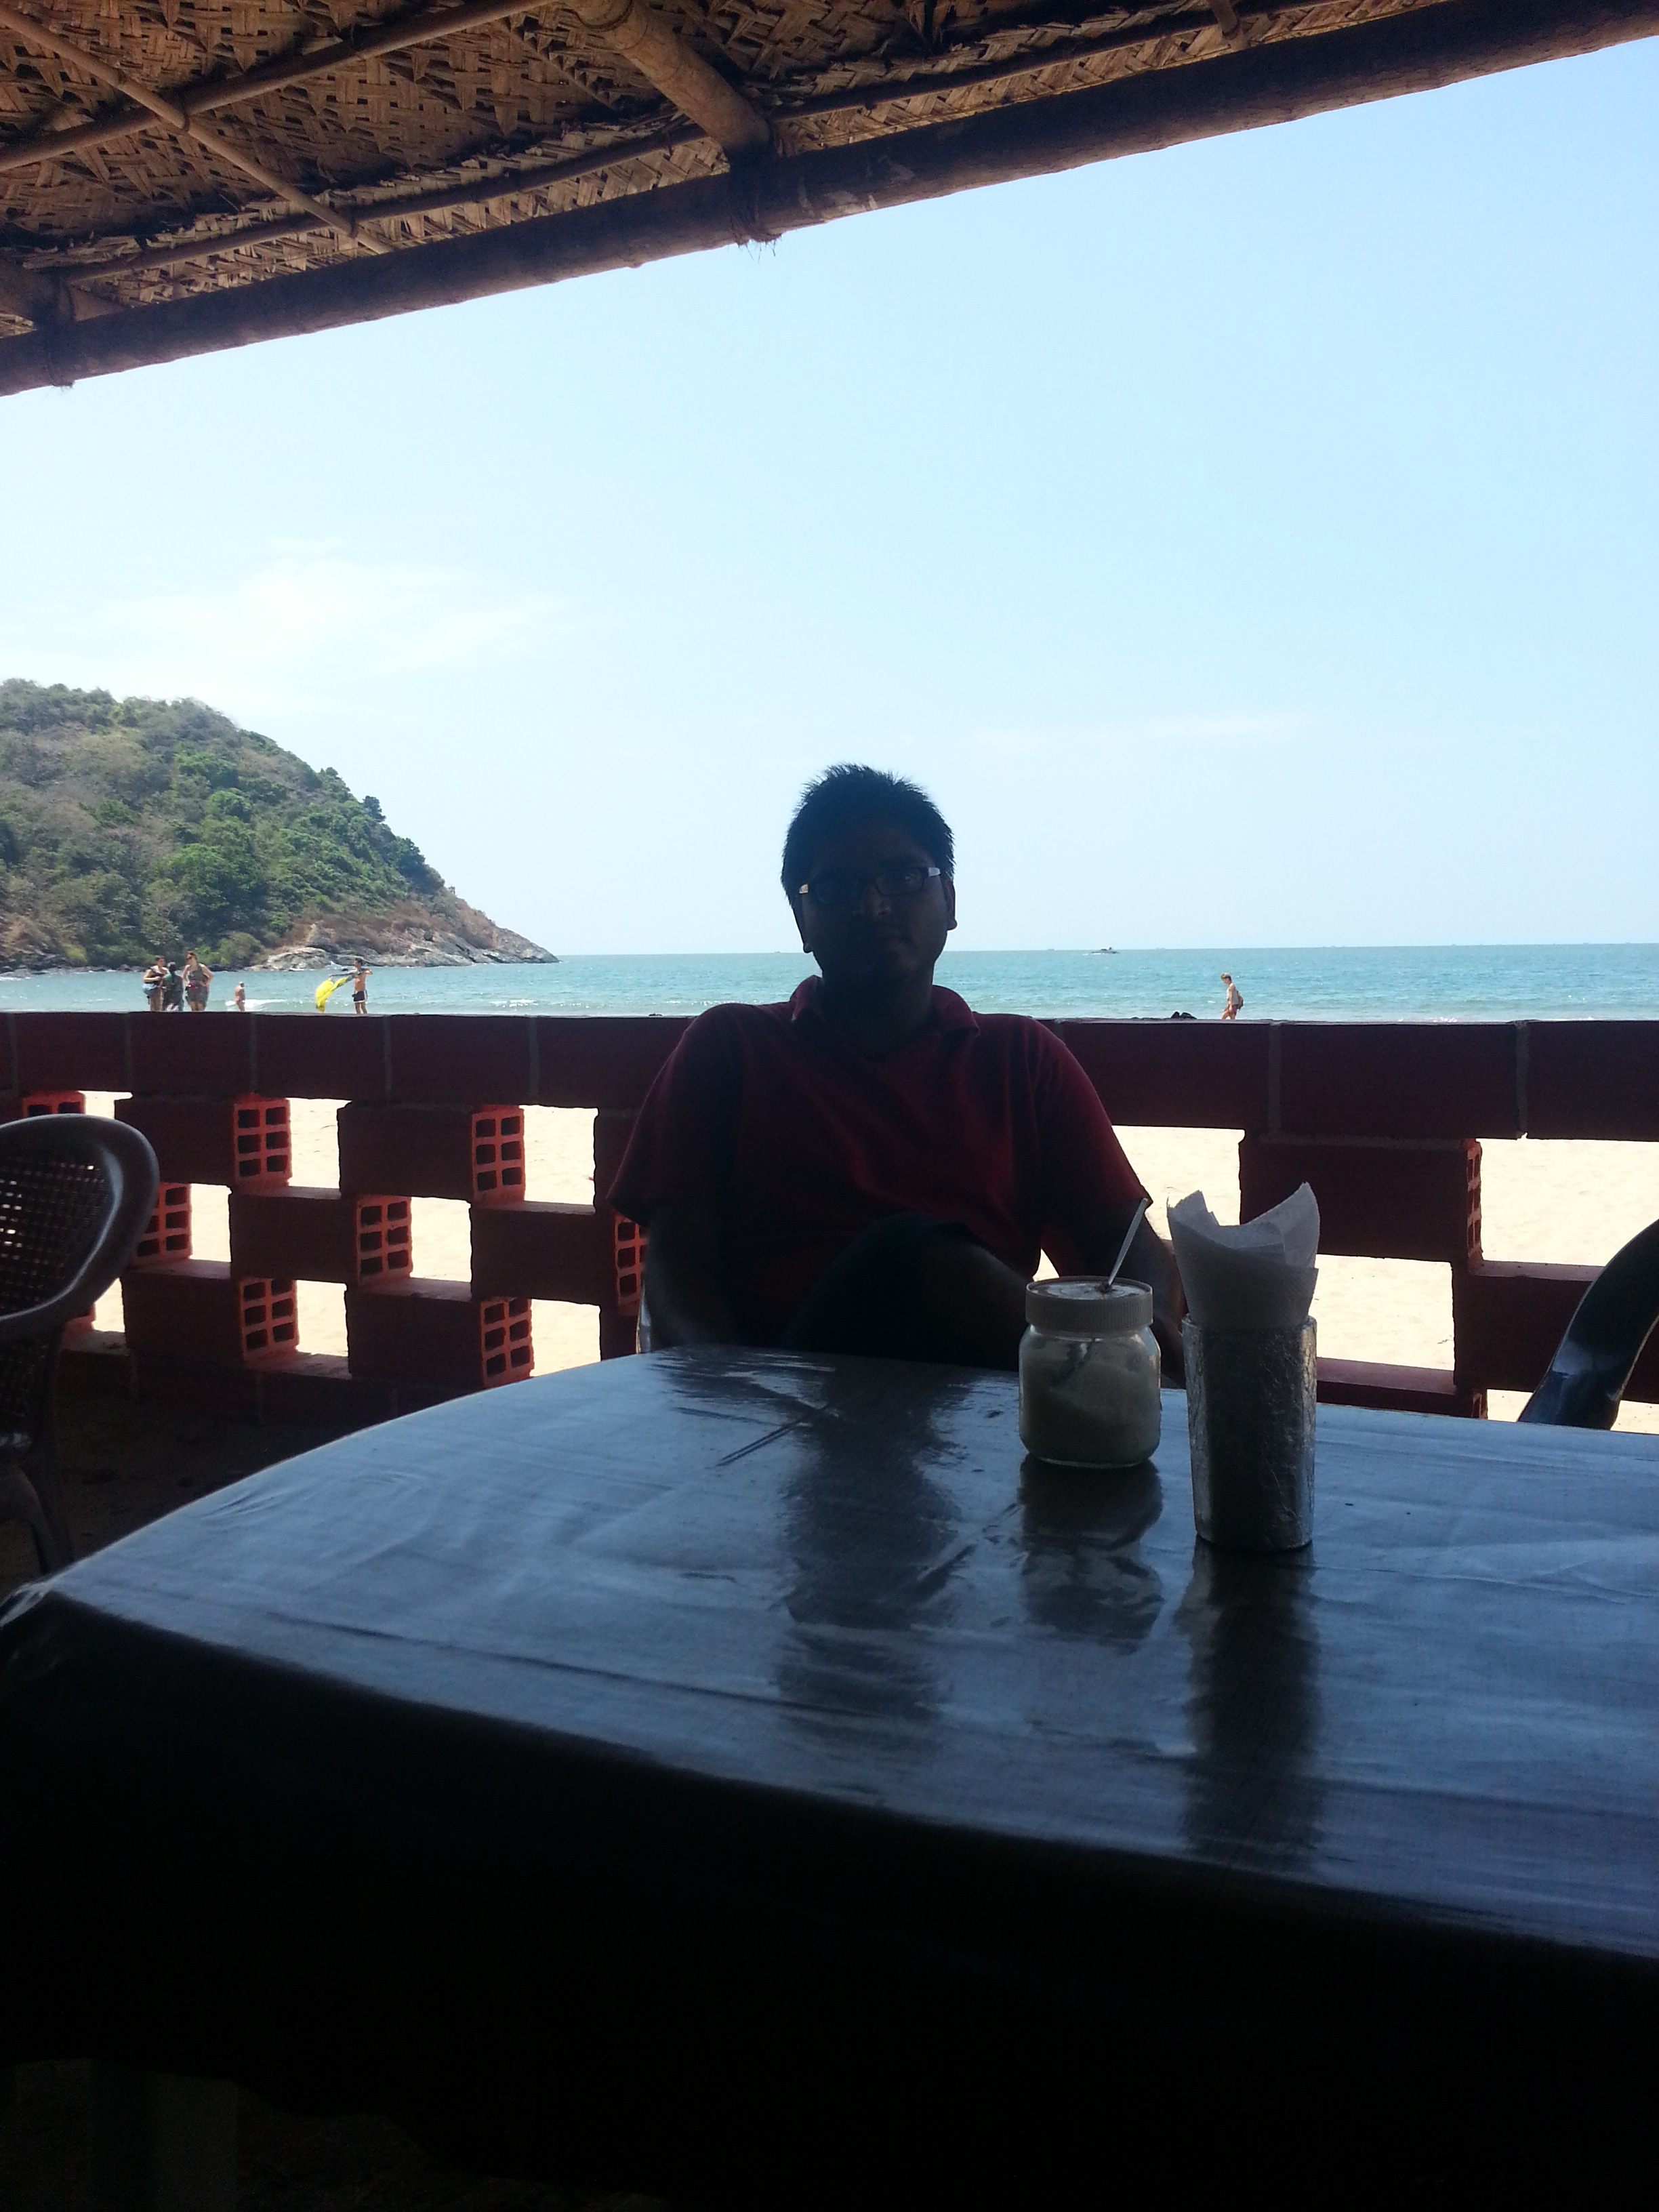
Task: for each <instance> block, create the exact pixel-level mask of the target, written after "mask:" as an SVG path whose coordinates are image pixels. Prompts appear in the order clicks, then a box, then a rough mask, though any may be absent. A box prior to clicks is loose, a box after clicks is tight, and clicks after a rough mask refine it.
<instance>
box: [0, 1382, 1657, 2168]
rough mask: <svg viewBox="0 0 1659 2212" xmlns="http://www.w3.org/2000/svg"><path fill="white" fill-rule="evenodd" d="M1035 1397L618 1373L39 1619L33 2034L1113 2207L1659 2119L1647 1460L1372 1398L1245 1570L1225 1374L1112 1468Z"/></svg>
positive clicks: (218, 1513) (642, 2150) (9, 1761)
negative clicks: (1149, 1455)
mask: <svg viewBox="0 0 1659 2212" xmlns="http://www.w3.org/2000/svg"><path fill="white" fill-rule="evenodd" d="M1015 1411H1016V1407H1015V1396H1014V1390H1013V1386H1012V1382H1011V1381H1007V1380H1005V1379H1004V1378H1001V1377H994V1376H972V1375H969V1374H965V1373H962V1372H958V1371H956V1370H927V1369H915V1368H905V1367H901V1366H898V1365H896V1364H884V1363H878V1362H854V1361H832V1360H825V1359H812V1358H787V1357H785V1356H782V1355H760V1354H741V1353H719V1354H709V1353H704V1354H668V1355H659V1356H657V1357H654V1358H649V1359H643V1360H632V1361H623V1362H616V1363H611V1364H608V1365H606V1366H605V1367H603V1368H599V1369H588V1370H580V1371H577V1372H574V1373H571V1374H568V1375H563V1376H556V1377H552V1378H550V1379H549V1380H547V1381H545V1382H540V1383H528V1384H520V1385H517V1386H515V1387H513V1389H509V1390H502V1391H499V1392H496V1393H494V1394H492V1395H489V1396H488V1397H486V1398H482V1399H478V1398H475V1399H471V1400H467V1401H462V1402H460V1403H457V1404H454V1405H451V1406H447V1407H442V1408H440V1409H439V1410H437V1411H435V1412H433V1413H427V1414H422V1415H420V1416H417V1417H416V1418H414V1419H410V1420H405V1421H401V1422H397V1423H394V1424H391V1425H386V1426H385V1427H381V1428H377V1429H374V1430H371V1431H367V1432H365V1433H364V1434H363V1435H362V1436H359V1437H356V1438H353V1439H350V1440H349V1441H347V1442H344V1443H339V1444H337V1445H333V1446H331V1447H329V1448H327V1449H325V1450H322V1451H319V1452H315V1453H312V1454H309V1455H307V1456H305V1457H304V1458H301V1459H299V1460H295V1461H292V1462H289V1463H288V1464H287V1465H285V1466H283V1467H280V1468H273V1469H271V1470H270V1471H269V1472H268V1473H267V1474H263V1475H259V1476H256V1477H254V1478H252V1480H249V1481H247V1482H245V1483H242V1484H240V1485H239V1486H236V1487H235V1488H234V1489H233V1490H230V1491H228V1492H221V1493H220V1494H218V1495H217V1496H216V1497H213V1498H207V1499H204V1500H203V1501H201V1502H200V1503H199V1504H195V1505H193V1506H191V1507H188V1508H186V1509H185V1510H183V1511H181V1512H179V1513H178V1514H176V1515H174V1516H172V1517H170V1518H169V1519H167V1520H166V1521H163V1522H158V1523H156V1524H155V1525H154V1526H152V1527H150V1528H147V1529H145V1530H143V1531H142V1532H140V1533H139V1534H137V1535H136V1536H133V1537H131V1538H129V1539H128V1540H127V1541H125V1542H124V1543H122V1544H120V1545H118V1546H117V1547H114V1548H112V1550H111V1551H109V1552H107V1553H103V1554H101V1555H100V1556H99V1557H97V1558H95V1559H91V1560H88V1561H87V1562H85V1563H83V1564H82V1565H79V1566H77V1567H76V1568H75V1569H73V1570H72V1571H70V1573H69V1574H67V1575H65V1576H64V1577H60V1578H58V1581H56V1582H55V1583H52V1584H50V1585H46V1586H43V1587H42V1588H40V1589H38V1590H37V1591H35V1592H33V1593H31V1594H27V1595H25V1596H24V1597H23V1598H21V1599H20V1600H19V1601H15V1603H14V1606H13V1607H12V1608H11V1610H10V1612H9V1615H8V1616H7V1618H6V1620H5V1623H4V1626H3V1628H0V1784H3V1789H4V1793H5V1797H4V1802H5V1804H6V1807H7V1811H8V1820H7V1825H6V1830H5V1838H4V1841H3V1844H0V1850H3V1852H4V1854H5V1860H6V1863H7V1865H8V1868H9V1869H15V1868H16V1867H18V1866H20V1865H27V1867H28V1868H29V1869H31V1871H32V1875H33V1879H34V1880H35V1881H36V1883H37V1885H38V1889H39V1895H40V1909H39V1910H37V1911H34V1912H33V1914H32V1915H31V1916H30V1919H29V1932H28V1935H27V1937H26V1939H25V1942H24V1945H23V1949H22V1952H21V1955H20V1956H19V1958H18V1960H17V1968H18V1971H14V1972H12V1973H11V1974H10V1976H9V1979H8V1982H7V1984H6V1985H5V1986H4V1988H3V1990H0V2052H3V2053H9V2055H12V2056H16V2057H25V2056H29V2055H45V2054H46V2052H47V2051H60V2052H64V2053H68V2052H70V2051H75V2052H82V2051H95V2052H96V2053H98V2054H99V2055H102V2056H106V2057H118V2058H123V2059H126V2060H129V2061H131V2062H134V2063H146V2064H155V2065H161V2066H166V2067H168V2068H170V2069H173V2070H187V2071H195V2072H203V2073H210V2074H230V2075H235V2076H237V2077H238V2078H240V2079H244V2080H247V2081H252V2082H253V2083H255V2084H257V2085H258V2086H261V2087H264V2088H266V2089H267V2090H269V2091H271V2092H273V2093H276V2094H277V2095H279V2096H281V2097H284V2098H286V2099H288V2100H290V2101H294V2102H299V2103H309V2104H315V2105H323V2106H328V2105H333V2106H352V2105H358V2106H374V2107H378V2108H382V2109H388V2110H392V2111H393V2112H397V2113H398V2114H399V2116H400V2117H403V2118H405V2119H406V2120H408V2121H409V2122H410V2124H413V2125H415V2126H416V2128H417V2129H418V2130H420V2131H421V2132H422V2133H423V2134H424V2135H426V2136H428V2139H429V2140H433V2141H435V2142H437V2143H439V2144H440V2145H441V2147H444V2148H449V2149H451V2150H453V2151H454V2152H455V2153H457V2154H459V2155H461V2156H464V2157H466V2158H468V2159H470V2160H471V2161H472V2162H473V2163H475V2164H480V2165H485V2166H523V2167H526V2168H528V2169H534V2170H541V2171H545V2172H550V2173H553V2174H556V2175H558V2176H561V2177H562V2178H568V2179H597V2180H600V2181H605V2182H609V2183H613V2184H616V2185H626V2186H635V2187H641V2188H647V2189H653V2190H658V2191H663V2192H665V2193H669V2194H675V2195H679V2196H684V2197H707V2198H709V2199H711V2200H712V2199H715V2198H721V2199H726V2200H730V2201H732V2202H738V2201H745V2202H754V2203H760V2202H762V2201H764V2202H766V2203H769V2204H776V2203H781V2202H782V2201H784V2200H786V2199H797V2200H799V2199H811V2200H815V2201H824V2202H828V2201H829V2200H830V2199H831V2198H836V2199H841V2198H843V2197H845V2195H846V2193H847V2192H848V2191H849V2190H856V2191H859V2192H860V2194H861V2195H863V2196H865V2197H878V2198H889V2197H890V2198H893V2199H897V2198H899V2197H904V2198H907V2199H910V2200H912V2201H914V2199H915V2197H917V2196H918V2195H921V2196H923V2197H928V2198H930V2199H933V2200H936V2201H938V2202H940V2203H943V2202H945V2199H946V2198H951V2199H953V2200H955V2201H958V2202H959V2201H960V2200H961V2199H962V2198H963V2197H964V2196H965V2197H971V2198H974V2199H975V2200H978V2201H987V2202H988V2201H990V2200H991V2199H992V2198H997V2199H998V2200H999V2201H1003V2200H1006V2193H1007V2191H1008V2190H1009V2189H1010V2188H1016V2189H1027V2188H1031V2187H1042V2188H1048V2189H1060V2190H1062V2191H1065V2190H1068V2189H1069V2188H1070V2187H1071V2185H1073V2182H1076V2183H1077V2185H1079V2187H1080V2188H1081V2189H1082V2190H1083V2191H1084V2192H1085V2193H1088V2192H1089V2191H1091V2189H1092V2188H1093V2187H1094V2186H1095V2185H1096V2184H1097V2182H1098V2181H1099V2179H1101V2176H1102V2174H1103V2173H1104V2172H1106V2171H1108V2170H1110V2169H1113V2168H1114V2166H1115V2164H1116V2166H1118V2167H1121V2161H1122V2160H1123V2158H1124V2157H1125V2156H1126V2155H1127V2152H1128V2149H1129V2147H1130V2146H1131V2145H1133V2148H1134V2150H1135V2153H1136V2154H1137V2155H1140V2154H1145V2153H1146V2152H1147V2151H1148V2150H1149V2148H1151V2147H1152V2145H1154V2144H1157V2143H1164V2144H1165V2145H1166V2146H1167V2145H1168V2143H1169V2142H1170V2140H1171V2137H1170V2130H1175V2131H1176V2135H1177V2136H1178V2137H1179V2139H1180V2140H1181V2142H1182V2145H1183V2147H1184V2151H1185V2154H1186V2155H1188V2157H1191V2156H1195V2155H1200V2154H1208V2155H1211V2156H1214V2157H1216V2158H1217V2159H1218V2160H1219V2161H1221V2162H1222V2163H1223V2164H1224V2165H1225V2160H1226V2158H1227V2156H1228V2150H1227V2146H1228V2145H1229V2144H1237V2142H1239V2141H1240V2140H1241V2132H1240V2131H1241V2130H1243V2137H1242V2139H1243V2140H1244V2141H1247V2142H1260V2143H1262V2144H1265V2142H1266V2141H1267V2140H1268V2139H1269V2138H1276V2137H1282V2138H1284V2139H1285V2140H1287V2141H1290V2142H1299V2143H1301V2144H1303V2145H1304V2147H1305V2148H1306V2154H1309V2155H1315V2154H1332V2155H1334V2157H1335V2158H1336V2160H1337V2161H1338V2163H1339V2164H1341V2163H1342V2162H1343V2161H1345V2160H1352V2157H1353V2156H1354V2155H1355V2153H1356V2148H1358V2149H1359V2151H1360V2153H1361V2154H1362V2156H1363V2155H1364V2154H1365V2151H1364V2146H1366V2145H1367V2144H1368V2143H1369V2144H1371V2145H1373V2146H1374V2148H1375V2153H1376V2157H1378V2158H1379V2159H1382V2160H1385V2161H1386V2160H1401V2161H1403V2163H1404V2164H1405V2165H1406V2166H1408V2167H1411V2168H1413V2170H1414V2169H1415V2167H1416V2166H1419V2165H1420V2164H1422V2163H1423V2162H1424V2161H1427V2162H1429V2163H1431V2164H1432V2163H1435V2162H1437V2161H1438V2162H1444V2161H1445V2160H1448V2159H1452V2160H1455V2159H1456V2158H1458V2157H1460V2156H1462V2155H1463V2154H1467V2153H1468V2152H1469V2151H1470V2148H1471V2147H1472V2146H1475V2147H1485V2150H1490V2149H1491V2148H1493V2147H1495V2146H1500V2145H1501V2146H1506V2147H1508V2148H1510V2149H1511V2150H1512V2149H1513V2148H1515V2147H1516V2145H1525V2144H1528V2143H1531V2142H1533V2141H1534V2138H1536V2140H1537V2142H1538V2145H1539V2146H1540V2147H1541V2148H1547V2145H1548V2142H1551V2141H1559V2140H1560V2139H1561V2137H1562V2136H1563V2134H1564V2132H1568V2131H1570V2132H1571V2133H1572V2134H1573V2135H1574V2136H1575V2137H1577V2138H1578V2139H1580V2140H1581V2141H1587V2142H1589V2143H1590V2144H1591V2145H1601V2146H1607V2145H1609V2144H1610V2145H1613V2146H1614V2147H1615V2148H1620V2152H1621V2154H1625V2153H1628V2154H1634V2155H1637V2156H1638V2157H1641V2156H1646V2155H1648V2154H1650V2153H1651V2150H1652V2144H1653V2136H1652V2125H1653V2123H1652V2121H1651V2119H1650V2118H1649V2117H1648V2114H1649V2112H1650V2107H1651V2104H1652V2100H1651V2098H1650V2094H1649V2093H1648V2091H1647V2089H1646V2087H1645V2084H1646V2082H1647V2081H1648V2079H1649V2066H1650V2057H1651V2051H1652V2049H1653V2047H1654V2043H1655V2033H1656V2027H1659V1448H1656V1446H1655V1445H1654V1444H1652V1443H1650V1441H1649V1440H1647V1439H1644V1438H1625V1437H1601V1436H1595V1437H1585V1436H1579V1435H1572V1434H1568V1433H1563V1432H1551V1431H1538V1430H1532V1431H1520V1430H1516V1429H1513V1428H1507V1427H1498V1426H1497V1425H1485V1424H1480V1423H1462V1422H1453V1421H1447V1420H1440V1421H1431V1420H1426V1419H1414V1418H1413V1417H1410V1416H1406V1415H1379V1414H1363V1413H1352V1412H1344V1411H1342V1410H1340V1409H1334V1408H1322V1410H1321V1413H1320V1430H1319V1447H1318V1474H1317V1486H1318V1489H1317V1507H1316V1540H1315V1543H1314V1546H1313V1549H1312V1551H1311V1553H1309V1554H1304V1555H1303V1556H1301V1557H1300V1558H1297V1559H1286V1560H1278V1561H1257V1560H1249V1559H1229V1558H1225V1557H1223V1556H1221V1555H1219V1554H1217V1553H1212V1552H1210V1551H1209V1550H1208V1549H1207V1548H1206V1547H1201V1546H1199V1545H1197V1544H1196V1542H1195V1541H1194V1533H1193V1519H1192V1507H1191V1497H1190V1488H1189V1480H1188V1470H1187V1463H1186V1439H1185V1430H1184V1404H1183V1401H1182V1400H1181V1398H1179V1397H1178V1396H1171V1397H1166V1399H1165V1402H1164V1419H1165V1426H1164V1443H1163V1445H1162V1447H1161V1448H1160V1450H1159V1452H1158V1455H1157V1460H1156V1462H1155V1464H1154V1466H1153V1467H1152V1468H1144V1469H1140V1470H1138V1471H1136V1472H1135V1473H1133V1474H1127V1475H1121V1476H1107V1477H1079V1476H1076V1475H1062V1474H1057V1473H1054V1472H1048V1471H1044V1470H1042V1469H1039V1468H1034V1467H1032V1466H1030V1465H1029V1464H1023V1458H1022V1453H1021V1449H1020V1445H1019V1443H1018V1435H1017V1432H1016V1426H1015ZM1126 2130H1127V2134H1126ZM1480 2154H1482V2155H1484V2154H1485V2151H1484V2150H1483V2151H1482V2152H1481V2153H1480Z"/></svg>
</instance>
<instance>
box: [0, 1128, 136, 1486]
mask: <svg viewBox="0 0 1659 2212" xmlns="http://www.w3.org/2000/svg"><path fill="white" fill-rule="evenodd" d="M156 1188H157V1175H156V1168H155V1153H154V1152H151V1150H150V1148H149V1145H148V1143H147V1142H146V1141H145V1139H143V1136H141V1135H140V1133H138V1131H137V1129H129V1128H128V1127H125V1124H124V1123H121V1122H118V1121H103V1120H101V1119H100V1118H99V1117H97V1116H96V1115H88V1114H53V1115H41V1116H40V1117H39V1118H38V1119H36V1120H33V1121H8V1122H3V1123H0V1432H3V1433H4V1435H5V1437H7V1439H8V1440H9V1442H10V1443H11V1448H12V1449H17V1447H18V1444H19V1443H20V1442H21V1439H22V1437H26V1436H28V1435H31V1434H32V1433H33V1428H34V1425H35V1423H36V1421H37V1420H38V1418H39V1414H40V1393H41V1389H42V1386H43V1384H44V1383H45V1382H46V1380H47V1379H48V1376H49V1370H50V1366H51V1357H52V1346H53V1345H54V1344H55V1342H56V1340H57V1337H58V1333H59V1331H61V1329H62V1328H63V1326H64V1322H67V1321H69V1320H70V1318H71V1317H72V1316H74V1315H76V1314H77V1313H84V1312H85V1311H86V1310H87V1308H88V1306H89V1305H91V1304H93V1302H94V1299H96V1298H97V1297H100V1295H101V1294H102V1292H103V1291H106V1290H107V1289H108V1287H109V1285H111V1283H112V1282H113V1281H114V1279H115V1278H116V1276H117V1275H118V1274H119V1273H120V1272H121V1270H122V1268H123V1267H125V1265H126V1263H127V1261H129V1260H130V1259H131V1256H132V1254H133V1250H134V1249H135V1247H136V1246H137V1242H138V1239H139V1237H141V1236H142V1235H143V1231H144V1225H145V1223H146V1222H147V1221H148V1220H149V1216H150V1214H151V1212H153V1211H154V1208H155V1193H156Z"/></svg>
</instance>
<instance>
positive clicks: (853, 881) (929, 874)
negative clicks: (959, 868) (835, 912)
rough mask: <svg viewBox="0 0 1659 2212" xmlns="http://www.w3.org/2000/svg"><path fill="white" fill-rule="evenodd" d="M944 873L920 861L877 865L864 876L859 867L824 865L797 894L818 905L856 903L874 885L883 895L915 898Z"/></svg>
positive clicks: (854, 904) (852, 904) (886, 897)
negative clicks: (819, 872)
mask: <svg viewBox="0 0 1659 2212" xmlns="http://www.w3.org/2000/svg"><path fill="white" fill-rule="evenodd" d="M942 873H943V870H942V869H939V868H930V867H924V866H922V865H921V862H920V861H919V860H918V861H912V862H910V863H908V865H907V866H903V867H894V868H878V869H877V870H876V871H875V872H874V874H873V875H867V876H866V874H865V873H864V872H862V870H860V869H858V868H826V869H825V870H824V872H823V874H822V875H821V876H814V877H813V878H812V879H811V882H810V883H805V884H802V885H801V887H800V895H801V896H802V897H803V898H811V899H815V900H816V901H817V903H818V904H819V905H820V906H856V905H857V904H858V902H859V901H860V899H861V898H862V897H863V896H864V894H865V890H866V887H867V886H868V885H869V884H874V885H875V887H876V889H877V890H878V891H879V892H880V893H881V895H882V896H883V898H885V899H898V898H915V896H916V895H917V894H918V892H921V891H925V890H927V886H928V884H931V883H932V882H933V879H934V878H935V877H936V876H939V875H940V874H942Z"/></svg>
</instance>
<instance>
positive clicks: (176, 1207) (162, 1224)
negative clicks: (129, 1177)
mask: <svg viewBox="0 0 1659 2212" xmlns="http://www.w3.org/2000/svg"><path fill="white" fill-rule="evenodd" d="M190 1240H191V1216H190V1185H189V1184H188V1183H187V1182H164V1183H163V1184H162V1185H161V1188H160V1190H158V1191H157V1193H156V1194H155V1212H154V1213H152V1214H151V1215H150V1217H149V1220H148V1221H147V1222H146V1223H145V1225H144V1233H143V1236H142V1237H140V1238H139V1239H138V1248H137V1251H135V1252H134V1254H133V1255H132V1258H131V1261H129V1262H128V1265H129V1266H130V1267H165V1266H166V1265H167V1261H169V1260H188V1259H189V1257H190Z"/></svg>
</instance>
